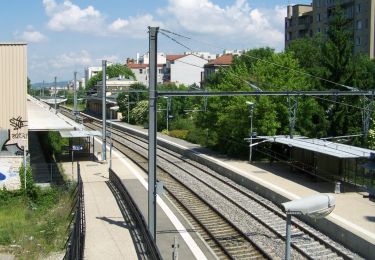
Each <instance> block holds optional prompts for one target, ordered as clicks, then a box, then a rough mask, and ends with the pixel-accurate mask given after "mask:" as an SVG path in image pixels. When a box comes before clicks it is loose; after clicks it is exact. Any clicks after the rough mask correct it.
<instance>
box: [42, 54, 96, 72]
mask: <svg viewBox="0 0 375 260" xmlns="http://www.w3.org/2000/svg"><path fill="white" fill-rule="evenodd" d="M92 62H93V58H92V57H91V54H90V53H89V52H88V51H86V50H81V51H79V52H68V53H63V54H60V55H58V56H57V57H55V58H54V59H51V60H49V64H50V65H51V66H52V67H53V68H56V69H61V68H68V67H75V66H88V65H90V64H92Z"/></svg>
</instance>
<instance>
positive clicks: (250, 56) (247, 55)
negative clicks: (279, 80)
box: [163, 29, 356, 89]
mask: <svg viewBox="0 0 375 260" xmlns="http://www.w3.org/2000/svg"><path fill="white" fill-rule="evenodd" d="M163 31H165V32H166V33H173V32H170V31H168V30H164V29H163ZM167 31H168V32H167ZM163 35H165V33H163ZM173 35H176V36H179V37H184V38H185V39H189V40H194V41H196V42H200V43H203V44H206V45H210V46H215V47H216V48H218V49H220V50H223V49H225V48H223V47H220V46H218V45H214V44H207V42H204V41H200V40H197V39H193V38H191V37H188V36H184V35H180V34H177V33H173ZM168 38H171V39H172V38H173V37H171V36H168ZM179 44H180V45H182V46H184V47H185V48H186V46H185V45H184V44H181V43H179ZM187 48H188V47H187ZM188 49H189V50H191V49H190V48H188ZM242 55H243V56H246V57H249V58H251V59H255V60H258V61H261V62H264V63H267V64H271V65H274V66H277V67H279V68H283V69H286V70H290V71H293V72H297V73H300V74H302V75H305V76H309V77H312V78H315V79H318V80H321V81H325V82H327V83H331V84H334V85H336V86H340V87H344V88H346V89H356V88H354V87H351V86H347V85H344V84H341V83H337V82H334V81H332V80H329V79H325V78H322V77H319V76H316V75H313V74H311V73H307V72H304V71H301V70H297V69H293V68H290V67H287V66H284V65H281V64H278V63H276V62H272V61H268V60H265V59H262V58H258V57H255V56H253V55H249V54H248V53H243V54H242Z"/></svg>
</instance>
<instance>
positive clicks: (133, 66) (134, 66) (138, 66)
mask: <svg viewBox="0 0 375 260" xmlns="http://www.w3.org/2000/svg"><path fill="white" fill-rule="evenodd" d="M126 66H127V67H128V68H129V69H146V68H148V67H149V64H143V63H142V64H138V63H128V64H127V65H126ZM158 67H163V64H158Z"/></svg>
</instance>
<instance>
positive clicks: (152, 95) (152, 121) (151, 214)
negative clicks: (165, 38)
mask: <svg viewBox="0 0 375 260" xmlns="http://www.w3.org/2000/svg"><path fill="white" fill-rule="evenodd" d="M148 29H149V53H150V63H149V64H150V78H149V88H148V90H149V101H148V102H149V117H148V118H149V119H148V120H149V126H148V229H149V231H150V234H151V236H152V237H153V239H154V240H156V134H157V132H156V127H157V121H156V111H157V93H156V76H157V74H156V72H157V71H156V69H157V60H156V53H157V36H158V31H159V27H148Z"/></svg>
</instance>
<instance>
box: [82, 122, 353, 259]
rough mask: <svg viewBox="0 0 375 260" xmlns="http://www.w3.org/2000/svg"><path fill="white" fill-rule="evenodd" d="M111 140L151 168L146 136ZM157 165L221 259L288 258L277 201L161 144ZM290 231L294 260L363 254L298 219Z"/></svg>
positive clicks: (114, 132) (114, 133) (174, 196)
mask: <svg viewBox="0 0 375 260" xmlns="http://www.w3.org/2000/svg"><path fill="white" fill-rule="evenodd" d="M99 124H100V123H99V122H95V121H93V122H92V123H90V124H86V125H87V126H88V127H90V128H92V129H95V130H98V128H100V125H99ZM124 136H125V138H124ZM112 140H113V141H114V147H116V148H117V149H118V150H120V151H121V152H123V153H124V154H125V155H127V156H128V157H129V158H133V160H134V161H135V162H136V163H137V164H139V166H140V167H142V168H143V169H144V170H145V171H146V172H147V142H146V140H145V139H143V138H140V137H137V136H133V135H129V134H128V133H125V132H124V131H121V130H118V129H112ZM157 163H158V171H157V177H158V180H160V181H163V182H164V183H165V187H166V189H167V191H168V194H167V195H168V197H169V198H170V200H171V201H172V202H173V203H174V204H175V205H176V207H177V208H179V209H180V211H181V212H183V213H184V214H185V216H186V217H187V219H188V220H189V221H190V222H191V224H192V225H193V227H194V228H195V229H196V230H197V231H198V232H199V233H200V234H201V236H202V237H203V238H204V239H205V240H206V241H207V243H208V244H209V245H210V246H211V248H212V249H213V250H214V252H215V253H216V254H217V255H218V256H219V257H220V258H236V259H246V258H250V259H253V258H280V259H281V258H283V257H284V246H285V240H284V239H285V219H286V216H285V214H284V213H283V212H282V210H281V209H280V208H278V207H277V206H276V205H275V204H273V203H272V202H270V201H268V200H266V199H264V198H263V197H260V196H259V195H257V194H256V193H254V192H252V191H250V190H248V189H246V188H244V187H242V186H240V185H238V184H236V183H234V182H233V181H231V180H229V179H227V178H225V177H223V176H221V175H219V174H218V173H216V172H215V171H213V170H211V169H210V168H208V167H206V166H204V165H201V164H199V163H197V162H195V161H192V160H190V159H187V158H185V157H183V156H182V155H180V154H177V153H174V152H172V151H170V150H167V149H165V148H162V147H160V146H158V157H157ZM224 223H227V224H224ZM227 225H228V227H227ZM229 226H230V227H231V228H229ZM292 234H293V236H292V248H293V249H294V250H292V254H293V255H292V256H293V258H296V259H354V258H355V259H358V258H359V256H358V255H356V254H354V253H352V252H350V251H349V250H347V249H346V248H344V247H343V246H341V245H339V244H337V243H336V242H334V241H333V240H331V239H330V238H328V237H327V236H325V235H323V234H322V233H321V232H319V231H317V230H315V229H313V228H311V227H310V226H308V225H307V224H305V223H303V222H301V221H299V220H298V219H296V218H294V219H293V221H292ZM244 238H246V241H248V242H246V243H245V242H244V241H245V240H244ZM251 248H255V249H256V248H257V250H256V251H258V254H256V253H255V254H254V255H253V254H252V253H251V252H252V250H251Z"/></svg>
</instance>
